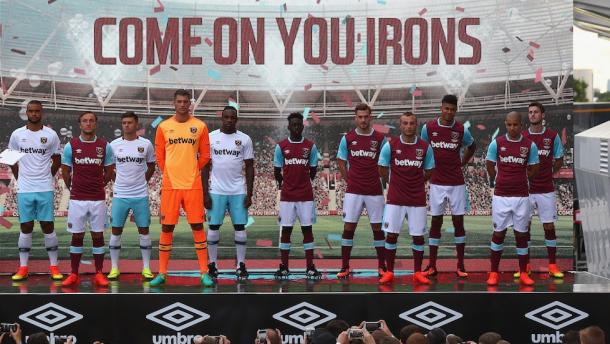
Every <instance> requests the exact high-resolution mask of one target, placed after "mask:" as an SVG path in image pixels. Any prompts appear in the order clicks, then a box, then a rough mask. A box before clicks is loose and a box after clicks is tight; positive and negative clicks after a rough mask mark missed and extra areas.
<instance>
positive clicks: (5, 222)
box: [0, 216, 13, 229]
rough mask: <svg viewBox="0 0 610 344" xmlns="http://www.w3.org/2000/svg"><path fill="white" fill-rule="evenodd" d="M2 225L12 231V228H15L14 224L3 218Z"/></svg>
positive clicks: (0, 223) (0, 219)
mask: <svg viewBox="0 0 610 344" xmlns="http://www.w3.org/2000/svg"><path fill="white" fill-rule="evenodd" d="M0 225H1V226H3V227H4V228H6V229H11V227H13V224H12V223H10V222H9V221H8V220H7V219H5V218H4V217H2V216H0Z"/></svg>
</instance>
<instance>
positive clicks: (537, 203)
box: [530, 192, 557, 223]
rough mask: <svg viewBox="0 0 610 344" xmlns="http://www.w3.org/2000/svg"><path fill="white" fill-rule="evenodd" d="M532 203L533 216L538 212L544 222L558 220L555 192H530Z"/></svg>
mask: <svg viewBox="0 0 610 344" xmlns="http://www.w3.org/2000/svg"><path fill="white" fill-rule="evenodd" d="M530 204H531V205H532V217H534V213H535V212H538V218H539V219H540V222H542V223H554V222H555V221H557V196H555V192H548V193H543V194H530Z"/></svg>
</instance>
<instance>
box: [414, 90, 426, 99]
mask: <svg viewBox="0 0 610 344" xmlns="http://www.w3.org/2000/svg"><path fill="white" fill-rule="evenodd" d="M422 94H424V92H423V91H422V90H415V92H413V97H420V96H421V95H422Z"/></svg>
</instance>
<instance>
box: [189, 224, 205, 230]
mask: <svg viewBox="0 0 610 344" xmlns="http://www.w3.org/2000/svg"><path fill="white" fill-rule="evenodd" d="M191 230H194V231H201V230H203V223H191Z"/></svg>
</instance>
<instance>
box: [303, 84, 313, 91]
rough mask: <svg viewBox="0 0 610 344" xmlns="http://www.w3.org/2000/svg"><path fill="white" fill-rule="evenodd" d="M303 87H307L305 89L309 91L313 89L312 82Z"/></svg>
mask: <svg viewBox="0 0 610 344" xmlns="http://www.w3.org/2000/svg"><path fill="white" fill-rule="evenodd" d="M303 89H305V91H309V90H310V89H311V84H307V85H305V86H303Z"/></svg>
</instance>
